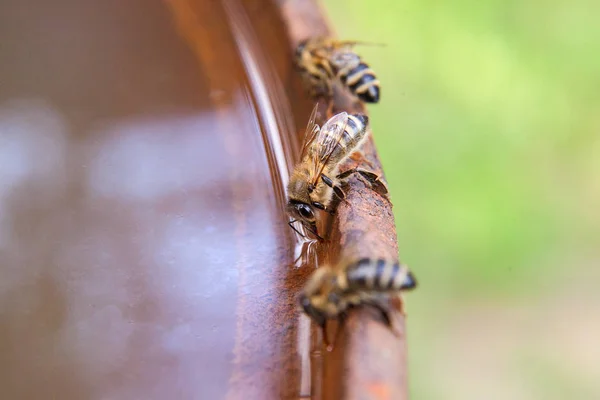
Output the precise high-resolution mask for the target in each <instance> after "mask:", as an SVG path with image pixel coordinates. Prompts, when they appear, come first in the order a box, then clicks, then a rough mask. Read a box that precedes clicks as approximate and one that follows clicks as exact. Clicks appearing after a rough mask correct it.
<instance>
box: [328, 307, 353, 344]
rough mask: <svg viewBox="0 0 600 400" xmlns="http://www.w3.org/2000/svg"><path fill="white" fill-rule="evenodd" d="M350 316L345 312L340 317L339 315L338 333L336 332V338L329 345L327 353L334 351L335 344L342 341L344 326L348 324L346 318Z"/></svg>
mask: <svg viewBox="0 0 600 400" xmlns="http://www.w3.org/2000/svg"><path fill="white" fill-rule="evenodd" d="M347 316H348V314H346V313H345V312H342V313H340V315H338V319H337V320H338V325H337V331H336V332H335V338H334V339H333V343H330V344H329V345H327V351H332V350H333V348H334V346H335V344H336V343H337V342H338V340H339V339H340V336H341V334H342V329H344V324H345V323H346V317H347Z"/></svg>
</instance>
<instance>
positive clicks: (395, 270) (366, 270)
mask: <svg viewBox="0 0 600 400" xmlns="http://www.w3.org/2000/svg"><path fill="white" fill-rule="evenodd" d="M347 278H348V286H349V287H350V288H351V289H366V290H376V291H400V290H410V289H413V288H415V287H416V285H417V283H416V280H415V278H414V276H413V275H412V273H411V272H410V271H409V270H408V268H407V267H406V266H405V265H402V264H400V263H398V262H393V261H389V260H385V259H369V258H364V259H361V260H359V261H358V262H357V263H356V264H355V265H353V266H351V267H350V268H348V271H347Z"/></svg>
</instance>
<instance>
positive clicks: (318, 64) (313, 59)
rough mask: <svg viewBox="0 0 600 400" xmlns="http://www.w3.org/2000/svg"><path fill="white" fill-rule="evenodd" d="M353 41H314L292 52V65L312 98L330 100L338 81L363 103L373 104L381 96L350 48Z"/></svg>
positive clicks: (372, 77) (372, 76)
mask: <svg viewBox="0 0 600 400" xmlns="http://www.w3.org/2000/svg"><path fill="white" fill-rule="evenodd" d="M356 44H358V42H354V41H340V40H335V39H332V38H324V37H315V38H310V39H307V40H304V41H303V42H301V43H300V45H299V46H298V47H297V48H296V65H297V66H298V68H299V69H300V71H301V73H302V75H303V78H304V81H305V83H306V85H307V86H308V87H309V89H310V92H311V94H312V95H313V96H327V97H329V98H332V97H333V82H334V80H336V79H337V80H338V81H339V82H341V84H342V85H343V86H345V87H346V88H348V89H349V90H350V92H351V93H352V94H353V95H354V96H356V97H358V98H359V99H360V100H362V101H364V102H365V103H377V102H379V97H380V94H381V88H380V86H379V80H378V79H377V77H376V76H375V73H374V72H373V70H372V69H371V68H369V66H368V65H367V64H366V63H365V62H364V61H362V60H361V58H360V56H359V55H358V54H356V53H355V52H354V51H353V50H352V48H353V47H354V46H355V45H356Z"/></svg>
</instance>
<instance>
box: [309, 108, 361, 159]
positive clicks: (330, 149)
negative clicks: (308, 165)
mask: <svg viewBox="0 0 600 400" xmlns="http://www.w3.org/2000/svg"><path fill="white" fill-rule="evenodd" d="M368 123H369V118H368V117H367V116H366V115H362V114H345V113H342V114H338V115H335V116H334V117H332V118H331V119H330V120H329V121H327V122H326V123H325V125H323V127H322V128H321V131H320V132H319V135H320V137H319V138H318V143H319V144H320V146H319V152H320V158H321V161H322V162H325V160H327V163H328V164H337V163H339V162H341V161H342V160H343V159H344V158H346V157H348V156H349V155H350V154H351V153H352V152H353V151H354V150H356V148H357V147H358V146H359V145H360V143H361V142H362V141H363V140H364V139H365V137H366V134H367V124H368ZM342 127H343V128H344V131H343V132H342V134H341V135H342V136H341V137H340V136H339V132H340V129H341V128H342Z"/></svg>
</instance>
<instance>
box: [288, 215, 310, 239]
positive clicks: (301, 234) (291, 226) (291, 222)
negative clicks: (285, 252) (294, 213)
mask: <svg viewBox="0 0 600 400" xmlns="http://www.w3.org/2000/svg"><path fill="white" fill-rule="evenodd" d="M296 221H297V220H296V219H294V220H292V221H289V222H288V225H289V226H290V228H292V229H293V230H294V232H296V233H297V234H298V235H300V236H302V237H303V238H304V239H306V235H304V234H303V233H302V232H300V231H299V230H298V229H296V227H295V226H294V222H296Z"/></svg>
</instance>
